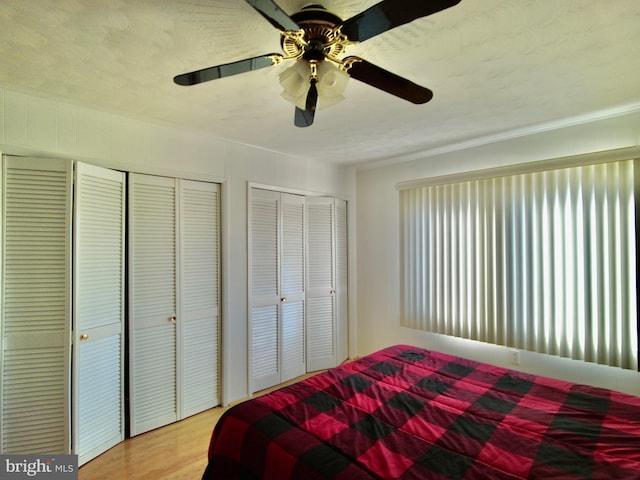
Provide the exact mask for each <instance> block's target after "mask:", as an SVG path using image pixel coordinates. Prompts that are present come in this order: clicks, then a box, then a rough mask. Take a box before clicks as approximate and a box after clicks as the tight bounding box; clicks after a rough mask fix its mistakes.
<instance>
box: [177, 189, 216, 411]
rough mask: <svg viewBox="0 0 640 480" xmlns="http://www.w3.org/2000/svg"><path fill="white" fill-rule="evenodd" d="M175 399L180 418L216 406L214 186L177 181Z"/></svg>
mask: <svg viewBox="0 0 640 480" xmlns="http://www.w3.org/2000/svg"><path fill="white" fill-rule="evenodd" d="M179 212H180V214H179V220H180V242H179V245H180V253H181V255H180V261H179V266H180V268H179V276H178V283H179V292H180V293H179V295H178V312H179V313H178V323H177V325H178V327H177V328H178V332H177V334H178V366H179V368H178V371H179V372H180V374H179V375H178V382H179V386H178V398H179V399H180V401H179V402H178V404H179V405H180V409H179V411H180V418H185V417H187V416H190V415H193V414H195V413H198V412H201V411H203V410H206V409H208V408H212V407H215V406H216V405H219V404H220V398H219V389H218V385H219V370H220V365H219V358H220V354H219V345H220V329H219V324H220V320H219V315H220V307H219V296H218V292H219V286H218V284H219V262H218V259H219V258H220V242H219V236H220V235H219V231H218V226H219V224H220V221H219V219H220V209H219V196H218V185H217V184H213V183H204V182H195V181H188V180H180V183H179Z"/></svg>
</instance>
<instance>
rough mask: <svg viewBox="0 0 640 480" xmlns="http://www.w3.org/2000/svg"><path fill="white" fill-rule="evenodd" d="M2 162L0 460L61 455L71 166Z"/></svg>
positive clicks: (66, 408)
mask: <svg viewBox="0 0 640 480" xmlns="http://www.w3.org/2000/svg"><path fill="white" fill-rule="evenodd" d="M3 160H4V161H3V167H4V168H3V182H2V190H3V191H2V193H3V195H2V202H3V205H2V206H3V208H2V217H3V222H2V225H3V229H2V319H1V323H0V326H1V328H2V331H1V334H2V344H1V347H0V354H1V369H2V370H1V377H0V378H1V385H0V387H1V388H0V390H1V397H0V408H1V412H0V436H1V444H0V453H3V454H28V453H39V454H42V453H52V454H61V453H69V452H70V447H71V445H70V399H69V392H70V361H71V358H70V345H71V208H72V205H71V199H72V181H73V178H72V164H71V162H67V161H62V160H41V159H26V158H17V157H4V159H3Z"/></svg>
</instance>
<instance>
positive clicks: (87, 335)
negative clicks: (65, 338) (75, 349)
mask: <svg viewBox="0 0 640 480" xmlns="http://www.w3.org/2000/svg"><path fill="white" fill-rule="evenodd" d="M80 340H89V334H88V333H83V334H82V335H80Z"/></svg>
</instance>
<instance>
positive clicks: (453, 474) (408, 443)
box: [203, 346, 640, 480]
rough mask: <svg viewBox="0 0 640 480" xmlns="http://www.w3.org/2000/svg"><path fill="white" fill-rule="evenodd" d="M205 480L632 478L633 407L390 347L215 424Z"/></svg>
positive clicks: (577, 388)
mask: <svg viewBox="0 0 640 480" xmlns="http://www.w3.org/2000/svg"><path fill="white" fill-rule="evenodd" d="M209 458H210V461H209V465H208V467H207V470H206V471H205V474H204V477H203V478H205V479H215V480H226V479H273V480H284V479H301V480H313V479H320V478H335V479H344V480H358V479H372V478H376V479H380V478H384V479H397V478H403V479H404V478H406V479H421V480H424V479H432V478H433V479H451V478H453V479H463V478H464V479H483V480H485V479H489V480H499V479H516V478H542V479H575V478H590V479H629V478H634V479H640V398H637V397H633V396H630V395H626V394H623V393H619V392H614V391H610V390H605V389H599V388H594V387H588V386H584V385H577V384H572V383H568V382H563V381H559V380H553V379H550V378H546V377H540V376H533V375H527V374H524V373H519V372H515V371H512V370H508V369H504V368H499V367H495V366H492V365H486V364H483V363H478V362H473V361H470V360H465V359H462V358H458V357H455V356H451V355H445V354H442V353H437V352H432V351H427V350H422V349H419V348H416V347H409V346H394V347H390V348H387V349H385V350H382V351H380V352H377V353H374V354H372V355H369V356H367V357H364V358H362V359H360V360H358V361H355V362H352V363H349V364H346V365H343V366H341V367H339V368H336V369H333V370H329V371H327V372H325V373H322V374H319V375H317V376H314V377H311V378H309V379H307V380H304V381H302V382H300V383H297V384H295V385H292V386H290V387H286V388H283V389H281V390H278V391H276V392H273V393H271V394H269V395H266V396H263V397H259V398H255V399H253V400H251V401H248V402H245V403H242V404H239V405H237V406H235V407H233V408H231V409H230V410H229V411H227V412H226V413H225V415H223V417H222V418H221V419H220V421H219V422H218V424H217V425H216V428H215V430H214V434H213V437H212V440H211V445H210V450H209Z"/></svg>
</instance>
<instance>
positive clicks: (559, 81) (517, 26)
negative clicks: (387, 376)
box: [0, 0, 640, 163]
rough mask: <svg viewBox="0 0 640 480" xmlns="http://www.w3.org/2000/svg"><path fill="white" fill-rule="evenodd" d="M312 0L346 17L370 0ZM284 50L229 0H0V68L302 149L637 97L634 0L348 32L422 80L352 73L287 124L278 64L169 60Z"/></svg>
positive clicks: (406, 147) (415, 140)
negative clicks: (394, 84)
mask: <svg viewBox="0 0 640 480" xmlns="http://www.w3.org/2000/svg"><path fill="white" fill-rule="evenodd" d="M309 3H322V4H323V5H324V6H325V7H326V8H327V9H328V10H330V11H332V12H333V13H335V14H337V15H338V16H340V17H342V18H349V17H351V16H353V15H355V14H356V13H358V12H360V11H361V10H364V9H365V8H367V7H369V6H371V5H374V4H375V3H377V1H376V0H321V1H316V0H314V1H310V0H280V1H279V2H278V4H279V5H280V6H281V7H282V8H283V9H284V10H285V11H287V12H288V13H290V14H291V13H294V12H296V11H298V10H299V9H300V8H301V7H303V6H305V5H307V4H309ZM272 52H280V43H279V34H278V32H277V31H276V30H275V29H274V28H273V27H272V26H271V25H270V24H269V23H268V22H267V21H266V20H264V19H263V18H262V17H261V16H260V15H259V14H258V13H257V12H255V11H254V10H253V9H252V8H251V7H250V6H249V5H248V4H246V3H245V2H244V1H241V0H126V1H125V0H56V1H55V2H54V1H43V0H2V2H0V83H1V84H5V85H7V86H16V87H20V88H21V89H23V90H28V91H37V92H41V93H44V94H47V95H53V96H55V97H57V98H60V99H62V100H65V101H66V100H68V101H73V102H77V103H80V104H83V105H88V106H94V107H97V108H100V109H104V110H108V111H112V112H118V113H123V114H127V115H132V116H135V117H138V118H144V119H148V120H151V121H159V122H162V123H167V122H168V123H172V124H177V125H180V126H183V127H186V128H189V129H195V130H202V131H206V132H210V133H211V134H214V135H216V136H219V137H223V138H228V139H231V140H233V141H237V142H241V143H246V144H251V145H256V146H259V147H261V148H266V149H269V150H274V151H278V152H282V153H286V154H290V155H294V156H297V157H300V158H305V159H317V160H321V161H329V162H340V163H357V162H365V161H379V160H387V159H394V158H410V157H411V156H413V155H415V154H416V153H417V152H421V151H425V150H433V149H438V148H443V147H446V146H447V145H451V144H458V143H464V142H469V141H472V140H474V139H480V138H484V137H487V136H495V135H500V134H502V133H505V132H510V131H513V130H521V129H527V128H531V127H536V126H541V125H544V124H546V123H549V122H560V121H564V120H566V119H570V118H573V117H584V116H589V115H591V114H594V113H597V112H601V111H603V110H607V109H612V108H638V106H640V1H638V0H609V1H607V2H604V1H602V0H481V1H478V0H462V2H461V3H460V4H459V5H457V6H455V7H452V8H450V9H448V10H445V11H443V12H440V13H437V14H435V15H432V16H429V17H426V18H423V19H419V20H417V21H415V22H413V23H411V24H408V25H404V26H402V27H399V28H397V29H394V30H392V31H389V32H386V33H384V34H381V35H379V36H377V37H374V38H372V39H370V40H368V41H366V42H363V43H361V44H359V45H355V46H353V47H350V48H349V50H348V51H347V54H353V55H359V56H361V57H363V58H365V59H367V60H368V61H370V62H372V63H375V64H377V65H379V66H381V67H383V68H385V69H387V70H390V71H392V72H394V73H397V74H399V75H402V76H404V77H407V78H409V79H410V80H412V81H414V82H416V83H418V84H420V85H424V86H426V87H429V88H430V89H431V90H433V91H434V99H433V100H432V101H431V102H429V103H427V104H424V105H413V104H411V103H408V102H406V101H404V100H400V99H398V98H396V97H393V96H391V95H388V94H386V93H384V92H381V91H379V90H376V89H373V88H372V87H370V86H367V85H364V84H362V83H359V82H357V81H355V80H351V81H350V82H349V85H348V87H347V90H346V93H345V96H346V100H345V101H344V102H342V103H340V104H338V105H335V106H332V107H330V108H327V109H321V110H319V111H318V112H317V113H316V119H315V123H314V125H313V126H311V127H309V128H304V129H300V128H296V127H295V126H294V125H293V106H292V105H290V104H289V103H287V102H286V101H285V100H284V99H282V98H281V96H280V90H281V89H280V86H279V84H278V74H279V73H280V72H281V71H282V69H284V68H287V67H288V65H289V64H288V63H285V64H284V65H280V66H276V67H271V68H267V69H262V70H258V71H254V72H250V73H245V74H241V75H238V76H234V77H228V78H224V79H219V80H215V81H212V82H207V83H204V84H201V85H197V86H194V87H180V86H177V85H175V84H174V83H173V81H172V78H173V76H174V75H176V74H179V73H184V72H187V71H192V70H195V69H200V68H204V67H208V66H212V65H218V64H221V63H228V62H232V61H235V60H241V59H244V58H248V57H252V56H257V55H262V54H267V53H272Z"/></svg>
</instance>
